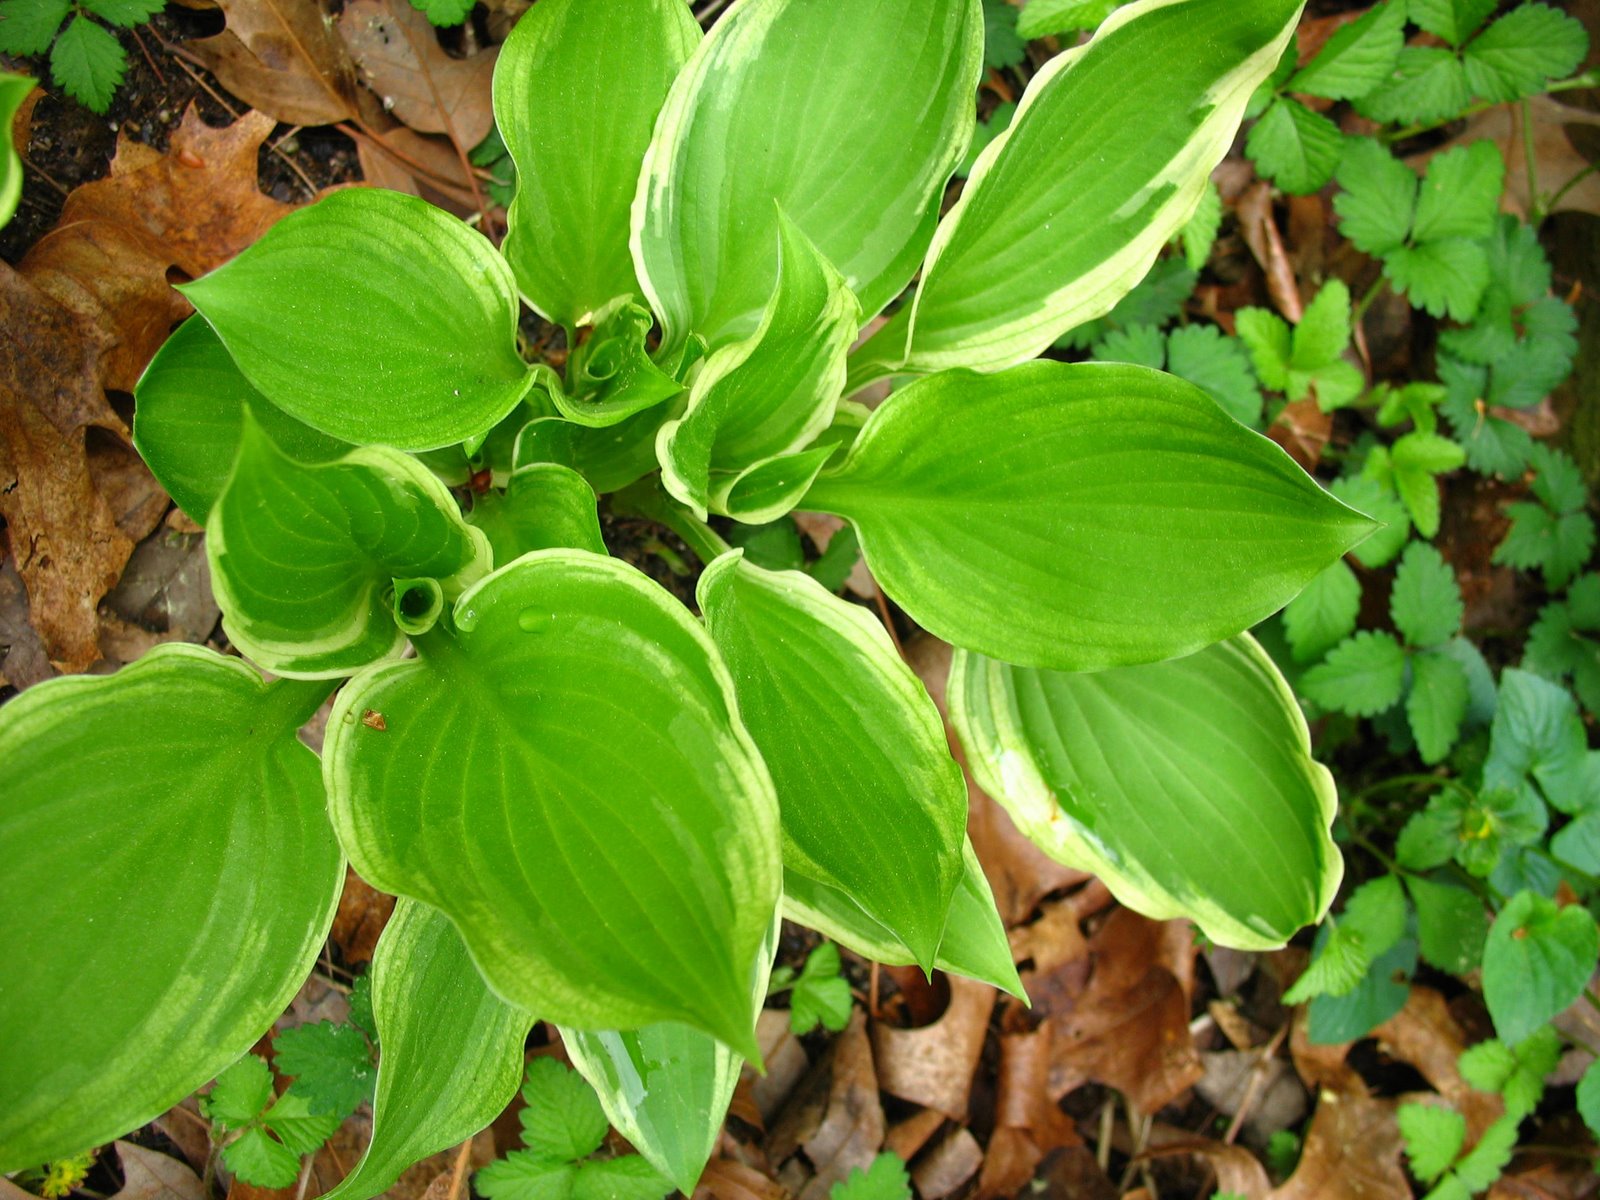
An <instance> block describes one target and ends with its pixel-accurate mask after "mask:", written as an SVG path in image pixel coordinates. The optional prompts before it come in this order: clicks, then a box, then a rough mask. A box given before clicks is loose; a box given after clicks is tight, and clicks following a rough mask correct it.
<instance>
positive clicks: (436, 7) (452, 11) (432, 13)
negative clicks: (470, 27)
mask: <svg viewBox="0 0 1600 1200" xmlns="http://www.w3.org/2000/svg"><path fill="white" fill-rule="evenodd" d="M474 3H476V0H411V7H412V8H415V9H417V10H418V11H419V12H421V13H422V14H423V15H424V16H426V17H427V18H428V23H429V24H430V25H435V26H438V27H439V28H441V29H449V28H452V27H454V26H456V25H459V24H461V23H462V22H463V21H465V20H466V19H467V17H468V16H470V15H471V13H472V6H473V4H474Z"/></svg>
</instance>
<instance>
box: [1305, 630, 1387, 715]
mask: <svg viewBox="0 0 1600 1200" xmlns="http://www.w3.org/2000/svg"><path fill="white" fill-rule="evenodd" d="M1405 670H1406V655H1405V651H1404V650H1402V649H1401V648H1400V643H1399V642H1397V641H1395V640H1394V638H1393V637H1392V636H1390V635H1389V634H1387V633H1384V632H1382V631H1378V630H1370V629H1364V630H1362V631H1361V632H1360V633H1357V634H1356V635H1355V636H1353V637H1350V638H1347V639H1346V640H1345V641H1343V642H1341V643H1340V644H1339V645H1338V646H1336V647H1334V649H1333V650H1332V651H1331V652H1330V653H1329V655H1328V657H1327V658H1326V659H1324V660H1323V661H1322V662H1320V663H1318V664H1317V665H1316V666H1314V667H1312V668H1311V669H1310V670H1309V671H1307V672H1306V673H1305V675H1304V676H1302V677H1301V681H1300V687H1301V690H1302V691H1303V692H1304V693H1305V694H1306V695H1307V696H1308V697H1310V698H1311V699H1312V700H1315V701H1316V702H1317V703H1318V704H1320V705H1322V707H1324V708H1331V709H1335V710H1337V711H1338V712H1342V713H1349V714H1350V715H1351V716H1352V717H1372V716H1376V715H1377V714H1378V713H1381V712H1383V711H1384V710H1385V709H1388V708H1392V707H1393V706H1394V705H1395V703H1396V702H1397V701H1399V699H1400V689H1401V687H1402V686H1403V685H1404V683H1405Z"/></svg>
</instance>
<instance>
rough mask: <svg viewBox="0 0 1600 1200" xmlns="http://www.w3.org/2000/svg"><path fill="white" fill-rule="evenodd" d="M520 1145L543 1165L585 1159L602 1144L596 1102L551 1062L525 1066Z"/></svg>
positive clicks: (601, 1115) (579, 1081) (580, 1082)
mask: <svg viewBox="0 0 1600 1200" xmlns="http://www.w3.org/2000/svg"><path fill="white" fill-rule="evenodd" d="M522 1098H523V1100H524V1101H526V1102H527V1107H526V1108H524V1109H523V1110H522V1144H523V1145H524V1146H526V1147H527V1148H528V1149H529V1150H531V1151H532V1152H533V1153H534V1154H536V1155H537V1156H538V1157H539V1158H541V1159H543V1160H545V1161H547V1162H571V1161H572V1160H573V1159H578V1158H586V1157H588V1156H589V1155H590V1154H593V1153H594V1152H595V1150H597V1149H599V1146H600V1143H601V1142H602V1141H604V1140H605V1136H606V1129H607V1122H606V1114H605V1111H604V1110H603V1109H602V1108H601V1107H600V1098H599V1097H598V1096H596V1095H595V1094H594V1089H593V1088H592V1087H590V1086H589V1085H588V1083H587V1082H585V1080H584V1078H583V1076H582V1075H579V1074H578V1073H577V1072H576V1071H573V1070H571V1069H569V1068H567V1067H564V1066H562V1065H561V1064H560V1063H558V1062H557V1061H556V1060H555V1059H553V1058H536V1059H534V1060H533V1061H532V1062H530V1063H529V1064H528V1079H527V1082H526V1083H524V1084H523V1085H522Z"/></svg>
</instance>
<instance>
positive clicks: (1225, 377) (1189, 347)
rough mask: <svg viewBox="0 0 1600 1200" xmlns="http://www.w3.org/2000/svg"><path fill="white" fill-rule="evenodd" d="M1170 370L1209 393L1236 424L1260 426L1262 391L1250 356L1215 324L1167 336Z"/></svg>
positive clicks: (1194, 327)
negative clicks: (1252, 367)
mask: <svg viewBox="0 0 1600 1200" xmlns="http://www.w3.org/2000/svg"><path fill="white" fill-rule="evenodd" d="M1167 370H1168V371H1171V372H1172V373H1173V374H1174V375H1176V376H1177V377H1178V378H1180V379H1187V380H1188V381H1189V382H1190V383H1192V384H1194V385H1195V386H1196V387H1198V388H1201V389H1203V390H1204V391H1206V392H1207V393H1208V394H1209V395H1210V396H1211V398H1212V399H1213V400H1215V401H1216V402H1217V403H1218V404H1220V405H1222V407H1223V408H1224V409H1225V410H1227V413H1228V415H1229V416H1230V417H1232V418H1233V419H1234V420H1235V421H1238V422H1239V423H1240V424H1242V425H1249V426H1251V427H1252V428H1254V427H1256V426H1258V425H1260V423H1261V404H1262V401H1261V389H1260V387H1258V386H1257V385H1256V377H1255V374H1254V373H1253V372H1252V371H1251V370H1250V356H1249V354H1248V352H1247V351H1246V350H1245V347H1244V344H1243V343H1242V342H1241V341H1239V339H1237V338H1230V337H1225V336H1224V335H1223V333H1222V331H1221V330H1220V329H1218V328H1217V327H1216V326H1215V325H1185V326H1184V327H1182V328H1181V329H1174V330H1173V331H1172V332H1171V333H1170V334H1168V335H1167Z"/></svg>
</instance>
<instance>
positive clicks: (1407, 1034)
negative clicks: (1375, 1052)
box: [1372, 984, 1505, 1141]
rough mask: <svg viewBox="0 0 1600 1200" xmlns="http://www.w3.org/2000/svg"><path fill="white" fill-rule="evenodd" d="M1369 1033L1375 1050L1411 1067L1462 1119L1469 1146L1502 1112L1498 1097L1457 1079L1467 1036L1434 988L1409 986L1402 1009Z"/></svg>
mask: <svg viewBox="0 0 1600 1200" xmlns="http://www.w3.org/2000/svg"><path fill="white" fill-rule="evenodd" d="M1372 1033H1373V1036H1374V1037H1376V1038H1377V1039H1378V1047H1379V1049H1381V1050H1382V1051H1383V1052H1384V1053H1385V1054H1388V1055H1389V1056H1390V1057H1392V1058H1398V1059H1400V1060H1402V1061H1404V1062H1408V1063H1410V1064H1411V1065H1412V1066H1413V1067H1415V1068H1416V1069H1417V1070H1418V1072H1420V1073H1421V1075H1422V1077H1423V1078H1424V1079H1426V1080H1427V1081H1428V1082H1429V1083H1430V1084H1431V1085H1432V1086H1433V1088H1434V1090H1435V1091H1437V1092H1438V1093H1439V1094H1440V1095H1441V1096H1443V1097H1444V1099H1445V1101H1446V1102H1447V1103H1448V1104H1449V1105H1450V1107H1451V1108H1453V1109H1455V1110H1456V1111H1457V1112H1458V1113H1460V1114H1461V1115H1462V1116H1463V1117H1465V1118H1466V1121H1467V1137H1468V1140H1469V1141H1475V1140H1477V1138H1478V1137H1479V1136H1480V1135H1481V1134H1482V1133H1483V1131H1484V1130H1485V1129H1487V1128H1488V1127H1489V1126H1490V1125H1492V1124H1493V1123H1494V1122H1495V1121H1497V1120H1499V1118H1500V1116H1501V1115H1502V1114H1503V1113H1504V1112H1505V1104H1504V1102H1503V1101H1502V1100H1501V1099H1500V1097H1499V1096H1497V1095H1494V1094H1493V1093H1490V1092H1480V1091H1478V1090H1477V1089H1476V1088H1474V1087H1473V1086H1472V1085H1471V1084H1469V1083H1468V1082H1467V1081H1466V1080H1465V1079H1463V1078H1462V1077H1461V1070H1460V1068H1459V1067H1458V1066H1457V1063H1458V1062H1459V1061H1460V1059H1461V1054H1462V1052H1463V1051H1465V1050H1466V1048H1467V1038H1466V1033H1465V1032H1464V1031H1463V1030H1462V1028H1461V1026H1460V1024H1459V1023H1458V1022H1457V1021H1456V1019H1455V1017H1453V1016H1451V1014H1450V1008H1449V1006H1448V1005H1447V1004H1446V1003H1445V999H1444V997H1443V996H1442V995H1440V994H1439V993H1438V992H1436V991H1434V990H1433V989H1432V988H1427V987H1422V986H1420V985H1417V984H1413V985H1412V987H1411V994H1410V996H1408V997H1407V998H1406V1005H1405V1007H1404V1008H1402V1009H1401V1010H1400V1011H1399V1012H1397V1013H1396V1014H1395V1015H1394V1016H1392V1017H1390V1018H1389V1019H1388V1020H1387V1021H1385V1022H1384V1023H1383V1024H1382V1025H1379V1026H1378V1027H1377V1028H1376V1029H1374V1030H1373V1031H1372Z"/></svg>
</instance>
